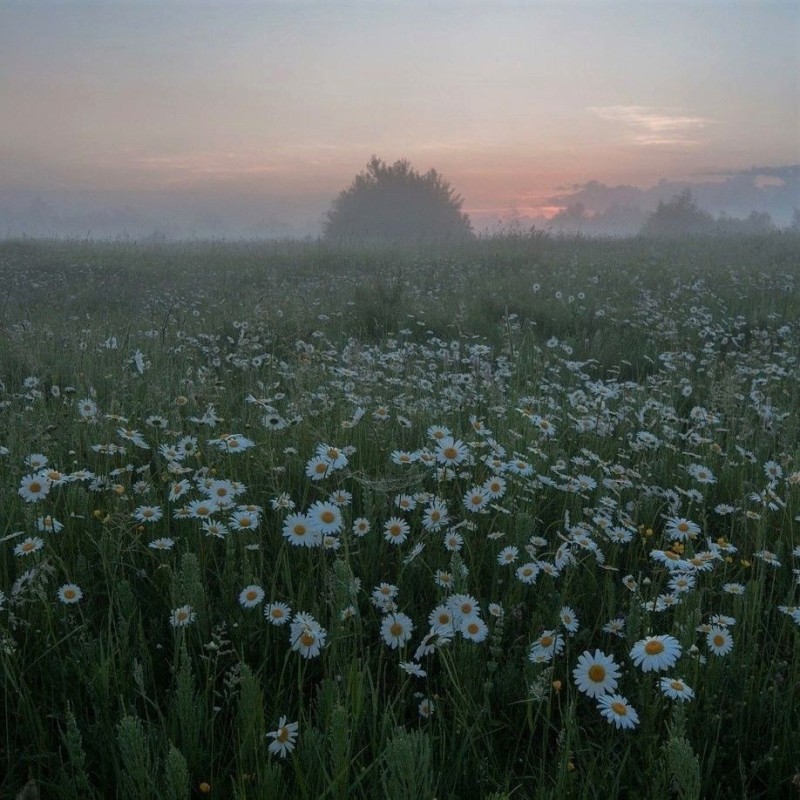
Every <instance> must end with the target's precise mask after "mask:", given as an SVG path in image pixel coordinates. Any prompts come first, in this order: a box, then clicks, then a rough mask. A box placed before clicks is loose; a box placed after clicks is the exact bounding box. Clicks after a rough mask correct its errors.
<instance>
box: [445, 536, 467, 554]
mask: <svg viewBox="0 0 800 800" xmlns="http://www.w3.org/2000/svg"><path fill="white" fill-rule="evenodd" d="M463 546H464V537H463V536H462V535H461V534H460V533H459V532H458V531H448V532H447V533H446V534H445V535H444V548H445V550H447V551H449V552H451V553H458V552H460V551H461V548H462V547H463Z"/></svg>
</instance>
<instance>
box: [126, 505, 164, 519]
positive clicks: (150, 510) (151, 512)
mask: <svg viewBox="0 0 800 800" xmlns="http://www.w3.org/2000/svg"><path fill="white" fill-rule="evenodd" d="M162 516H164V512H163V511H162V510H161V508H160V507H159V506H139V507H138V508H137V509H136V510H135V511H134V512H133V517H134V519H136V520H138V521H139V522H150V523H152V522H158V521H159V520H160V519H161V517H162Z"/></svg>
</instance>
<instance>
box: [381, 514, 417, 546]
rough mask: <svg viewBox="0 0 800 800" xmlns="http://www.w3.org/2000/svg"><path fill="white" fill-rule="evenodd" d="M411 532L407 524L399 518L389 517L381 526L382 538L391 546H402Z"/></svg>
mask: <svg viewBox="0 0 800 800" xmlns="http://www.w3.org/2000/svg"><path fill="white" fill-rule="evenodd" d="M410 530H411V527H410V526H409V524H408V523H407V522H406V521H405V520H404V519H400V517H389V519H387V520H386V522H385V523H384V525H383V538H384V539H386V541H387V542H391V543H392V544H402V543H403V542H404V541H405V540H406V539H407V538H408V534H409V532H410Z"/></svg>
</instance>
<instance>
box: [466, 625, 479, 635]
mask: <svg viewBox="0 0 800 800" xmlns="http://www.w3.org/2000/svg"><path fill="white" fill-rule="evenodd" d="M480 629H481V626H480V625H478V623H477V622H470V624H469V625H467V633H471V634H472V635H473V636H474V635H475V634H476V633H477V632H478V631H479V630H480Z"/></svg>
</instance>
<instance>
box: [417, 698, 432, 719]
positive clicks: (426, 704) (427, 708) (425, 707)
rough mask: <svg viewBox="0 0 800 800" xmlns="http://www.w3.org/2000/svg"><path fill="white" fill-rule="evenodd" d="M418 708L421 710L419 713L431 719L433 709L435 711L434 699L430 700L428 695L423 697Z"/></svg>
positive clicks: (424, 717)
mask: <svg viewBox="0 0 800 800" xmlns="http://www.w3.org/2000/svg"><path fill="white" fill-rule="evenodd" d="M417 710H418V711H419V715H420V716H421V717H422V718H423V719H430V717H431V716H432V714H433V711H434V705H433V700H430V699H429V698H427V697H426V698H423V699H422V700H421V701H420V704H419V706H418V707H417Z"/></svg>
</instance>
